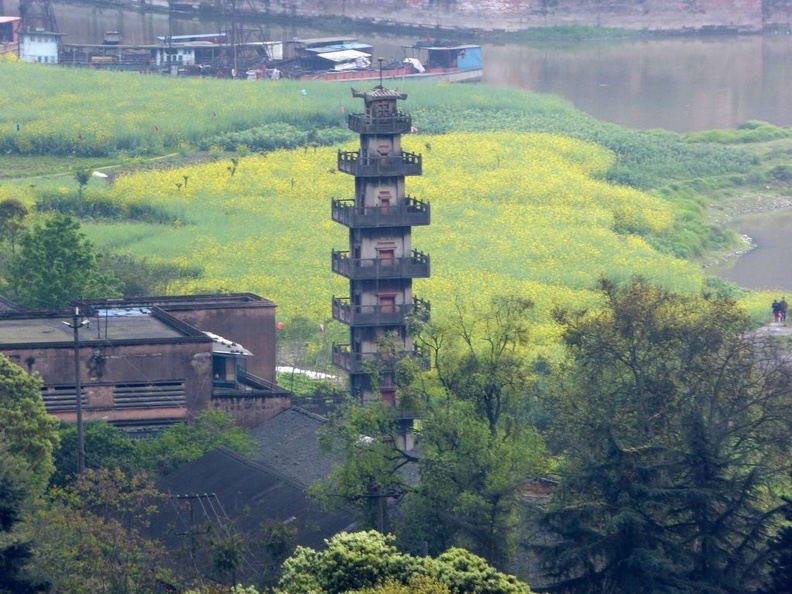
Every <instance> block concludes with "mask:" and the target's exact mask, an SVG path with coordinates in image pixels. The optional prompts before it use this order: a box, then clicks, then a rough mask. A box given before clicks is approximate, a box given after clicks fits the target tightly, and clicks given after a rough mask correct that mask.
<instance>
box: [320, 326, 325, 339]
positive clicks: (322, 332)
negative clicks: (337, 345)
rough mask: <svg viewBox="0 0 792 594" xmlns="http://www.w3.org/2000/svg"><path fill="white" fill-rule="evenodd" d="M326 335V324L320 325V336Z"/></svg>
mask: <svg viewBox="0 0 792 594" xmlns="http://www.w3.org/2000/svg"><path fill="white" fill-rule="evenodd" d="M324 333H325V329H324V324H319V334H321V335H322V336H324Z"/></svg>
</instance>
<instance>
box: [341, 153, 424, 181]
mask: <svg viewBox="0 0 792 594" xmlns="http://www.w3.org/2000/svg"><path fill="white" fill-rule="evenodd" d="M338 170H339V171H341V172H343V173H349V174H351V175H354V176H356V177H384V176H403V175H421V173H422V171H423V168H422V165H421V155H418V154H415V153H408V152H406V151H401V153H399V154H397V155H361V154H360V151H338Z"/></svg>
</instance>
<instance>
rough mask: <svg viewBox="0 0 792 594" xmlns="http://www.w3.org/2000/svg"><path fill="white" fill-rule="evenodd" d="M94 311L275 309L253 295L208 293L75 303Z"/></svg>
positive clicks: (270, 302) (273, 304) (265, 300)
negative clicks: (132, 309)
mask: <svg viewBox="0 0 792 594" xmlns="http://www.w3.org/2000/svg"><path fill="white" fill-rule="evenodd" d="M81 304H85V305H88V306H91V307H94V308H96V309H104V308H107V307H111V308H112V307H159V308H161V309H164V310H166V311H171V310H181V309H212V308H227V307H276V305H275V303H273V302H272V301H270V300H269V299H265V298H264V297H259V296H258V295H256V294H254V293H210V294H199V295H165V296H161V297H126V298H125V297H119V298H116V299H88V300H83V301H79V302H77V301H75V302H74V305H81Z"/></svg>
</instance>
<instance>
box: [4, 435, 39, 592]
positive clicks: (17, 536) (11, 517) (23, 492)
mask: <svg viewBox="0 0 792 594" xmlns="http://www.w3.org/2000/svg"><path fill="white" fill-rule="evenodd" d="M29 478H30V470H29V469H26V468H24V467H23V466H22V465H21V464H20V463H19V461H18V460H17V459H16V458H15V457H14V456H12V455H10V454H9V453H8V452H7V451H5V448H4V447H2V444H0V593H2V594H21V593H25V592H32V591H35V590H36V589H35V588H34V587H33V585H32V584H31V582H30V581H29V580H28V579H27V578H26V576H25V575H24V571H23V570H24V566H25V564H26V563H27V562H28V561H29V559H30V541H29V538H28V537H27V535H26V534H25V531H24V529H23V530H20V529H19V528H20V526H21V523H22V520H23V519H24V516H25V513H26V512H27V510H28V507H29V504H30V502H31V500H32V496H33V488H32V484H31V481H30V480H29Z"/></svg>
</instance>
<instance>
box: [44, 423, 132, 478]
mask: <svg viewBox="0 0 792 594" xmlns="http://www.w3.org/2000/svg"><path fill="white" fill-rule="evenodd" d="M59 435H60V447H59V448H58V449H57V451H56V452H55V468H56V470H55V474H54V475H53V476H52V484H53V485H59V486H65V485H66V484H68V482H69V481H70V480H71V479H72V478H73V477H74V476H75V475H76V474H77V427H76V426H75V425H69V424H65V423H63V424H62V425H61V427H60V430H59ZM83 439H84V443H85V454H86V455H85V466H86V468H93V469H94V470H98V469H100V468H108V469H121V470H123V471H124V472H126V473H134V472H135V471H139V470H141V465H140V462H139V459H138V455H137V450H136V448H135V443H134V442H133V441H132V440H131V439H130V438H129V437H128V436H127V435H126V433H124V432H123V431H122V430H121V429H118V428H117V427H114V426H113V425H111V424H110V423H106V422H104V421H98V422H91V423H85V425H84V427H83Z"/></svg>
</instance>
